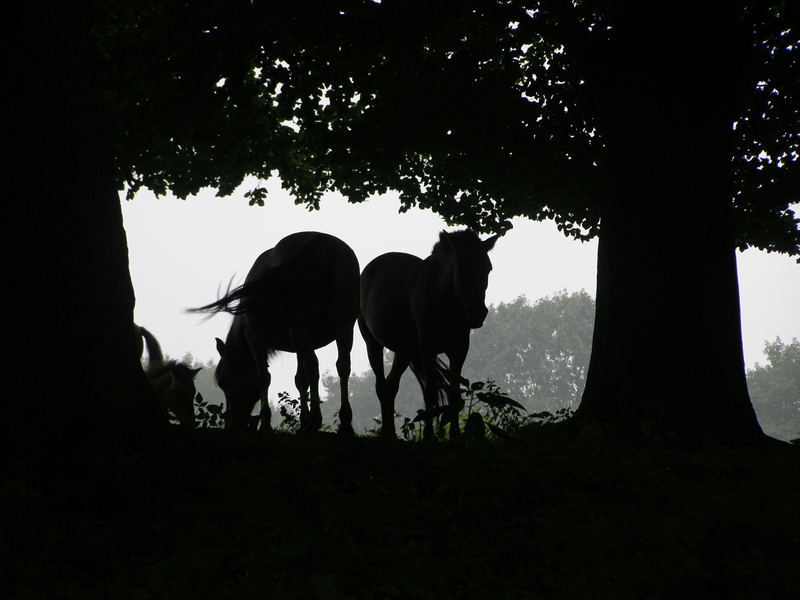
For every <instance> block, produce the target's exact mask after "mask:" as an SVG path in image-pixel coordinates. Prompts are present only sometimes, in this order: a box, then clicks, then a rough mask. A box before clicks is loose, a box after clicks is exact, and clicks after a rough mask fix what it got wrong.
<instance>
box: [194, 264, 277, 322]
mask: <svg viewBox="0 0 800 600" xmlns="http://www.w3.org/2000/svg"><path fill="white" fill-rule="evenodd" d="M284 269H285V267H284V266H283V265H280V266H277V267H274V268H272V269H270V270H269V271H267V273H265V274H264V275H262V276H260V277H256V278H254V279H251V280H250V281H245V282H244V283H243V284H242V285H240V286H238V287H235V288H233V289H230V284H229V285H228V290H227V291H226V292H225V295H224V296H222V298H220V299H219V300H215V301H214V302H211V303H209V304H206V305H205V306H199V307H197V308H188V309H186V310H187V312H194V313H202V312H204V313H211V314H212V315H215V314H217V313H221V312H226V313H229V314H232V315H240V314H243V313H245V312H247V311H248V309H249V306H248V300H252V299H253V298H267V297H269V295H270V294H271V293H274V292H277V291H279V289H278V288H280V278H279V275H280V272H281V271H283V270H284Z"/></svg>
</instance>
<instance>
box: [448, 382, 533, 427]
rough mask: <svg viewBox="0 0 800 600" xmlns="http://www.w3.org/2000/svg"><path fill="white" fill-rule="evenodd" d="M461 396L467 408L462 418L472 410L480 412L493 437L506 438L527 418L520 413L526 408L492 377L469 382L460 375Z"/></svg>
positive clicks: (466, 416) (464, 419) (466, 417)
mask: <svg viewBox="0 0 800 600" xmlns="http://www.w3.org/2000/svg"><path fill="white" fill-rule="evenodd" d="M461 396H462V398H464V405H465V407H466V409H467V412H466V415H464V416H463V417H462V420H463V421H466V420H467V419H469V416H470V415H471V414H472V413H474V412H477V413H480V415H481V416H482V417H483V422H484V424H485V425H486V426H487V427H488V428H489V431H490V433H491V434H492V435H493V436H494V437H502V438H507V437H508V434H509V432H511V431H513V430H515V429H519V427H521V426H522V425H523V424H525V422H526V420H527V417H526V416H525V415H523V414H522V413H523V411H524V412H526V413H527V412H528V411H527V409H526V408H525V407H524V406H522V404H520V403H519V402H517V401H516V400H514V399H512V398H509V397H508V395H507V394H506V393H505V392H503V391H502V390H501V389H500V388H499V387H498V386H497V385H496V384H495V382H494V381H493V380H492V379H487V380H486V381H476V382H474V383H470V382H469V380H468V379H465V378H463V377H462V379H461Z"/></svg>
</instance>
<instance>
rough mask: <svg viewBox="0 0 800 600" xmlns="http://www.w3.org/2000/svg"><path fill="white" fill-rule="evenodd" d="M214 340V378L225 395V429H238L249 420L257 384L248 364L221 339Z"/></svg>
mask: <svg viewBox="0 0 800 600" xmlns="http://www.w3.org/2000/svg"><path fill="white" fill-rule="evenodd" d="M215 340H216V343H217V352H219V362H218V363H217V369H216V371H215V372H214V377H215V378H216V380H217V385H218V386H219V387H220V389H221V390H222V392H223V393H224V394H225V405H226V407H227V410H226V412H225V429H238V428H240V427H241V426H243V425H245V424H246V423H247V422H248V420H249V417H250V411H251V409H252V406H253V398H258V394H259V388H258V383H257V381H256V378H255V376H254V375H253V369H251V368H249V365H250V362H249V361H248V360H243V358H244V357H243V356H241V355H239V354H238V353H237V352H235V351H234V349H233V348H230V347H229V346H228V344H226V343H225V342H223V341H222V340H221V339H219V338H215Z"/></svg>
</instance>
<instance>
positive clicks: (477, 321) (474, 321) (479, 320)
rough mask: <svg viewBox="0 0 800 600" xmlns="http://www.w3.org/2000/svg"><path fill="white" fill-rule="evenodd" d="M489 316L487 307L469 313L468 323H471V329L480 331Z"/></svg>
mask: <svg viewBox="0 0 800 600" xmlns="http://www.w3.org/2000/svg"><path fill="white" fill-rule="evenodd" d="M488 314H489V309H488V308H486V307H485V306H481V307H480V308H479V309H475V310H471V311H468V312H467V322H468V323H469V326H470V329H478V328H479V327H482V326H483V322H484V321H485V320H486V315H488Z"/></svg>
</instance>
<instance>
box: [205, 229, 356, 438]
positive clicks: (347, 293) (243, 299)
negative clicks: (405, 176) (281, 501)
mask: <svg viewBox="0 0 800 600" xmlns="http://www.w3.org/2000/svg"><path fill="white" fill-rule="evenodd" d="M358 290H359V265H358V259H357V258H356V255H355V253H354V252H353V250H352V249H351V248H350V246H348V245H347V244H345V243H344V242H343V241H342V240H340V239H339V238H336V237H334V236H332V235H328V234H326V233H319V232H315V231H305V232H300V233H293V234H291V235H288V236H286V237H285V238H283V239H282V240H280V241H279V242H278V243H277V244H276V245H275V247H274V248H270V249H269V250H267V251H266V252H264V253H262V254H261V255H260V256H259V257H258V258H257V259H256V261H255V263H254V264H253V266H252V267H251V269H250V272H249V273H248V274H247V277H246V279H245V282H244V284H242V285H241V286H239V287H237V288H235V289H234V290H232V291H229V292H228V293H227V294H226V295H225V296H224V297H222V298H220V299H219V300H217V301H216V302H212V303H211V304H207V305H206V306H202V307H200V308H194V309H190V310H191V311H193V312H210V313H212V314H213V313H218V312H223V311H224V312H229V313H231V314H233V315H234V318H233V322H232V323H231V327H230V329H229V331H228V335H227V337H226V339H225V341H224V342H223V341H222V340H220V339H219V338H216V342H217V351H218V352H219V354H220V360H219V364H218V365H217V370H216V373H215V375H216V379H217V384H218V385H219V386H220V388H222V390H223V392H225V401H226V404H227V407H228V408H227V413H226V419H225V427H226V428H227V429H236V428H238V427H240V426H242V425H244V424H245V423H246V422H247V421H248V420H249V417H250V413H251V412H252V410H253V407H254V406H255V403H256V402H257V401H258V400H259V399H260V400H261V429H262V431H269V430H270V429H271V424H270V420H271V413H270V408H269V402H268V399H267V393H268V391H269V384H270V380H271V376H270V372H269V360H270V357H271V356H272V355H274V354H275V353H276V352H278V351H283V352H294V353H295V354H297V373H296V375H295V378H294V382H295V386H296V387H297V390H298V391H299V392H300V399H301V403H300V426H301V429H302V430H312V431H314V430H317V429H319V428H320V426H321V425H322V412H321V411H320V408H319V404H320V399H319V362H318V360H317V355H316V353H315V352H314V351H315V350H316V349H318V348H322V347H323V346H326V345H328V344H330V343H331V342H332V341H334V340H335V341H336V347H337V350H338V358H337V361H336V371H337V373H338V375H339V384H340V388H341V407H340V410H339V422H340V426H339V432H340V433H344V434H352V433H353V427H352V417H353V412H352V409H351V408H350V402H349V398H348V391H347V382H348V378H349V377H350V351H351V349H352V347H353V328H354V326H355V322H356V318H357V317H358ZM309 398H310V403H311V407H310V409H309V407H308V404H309Z"/></svg>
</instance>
